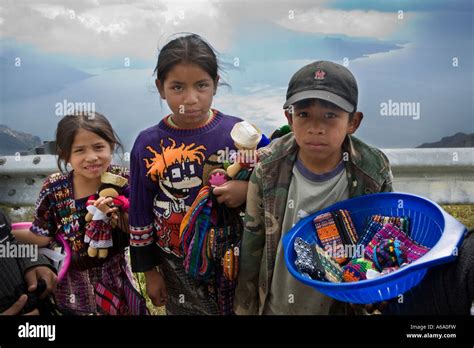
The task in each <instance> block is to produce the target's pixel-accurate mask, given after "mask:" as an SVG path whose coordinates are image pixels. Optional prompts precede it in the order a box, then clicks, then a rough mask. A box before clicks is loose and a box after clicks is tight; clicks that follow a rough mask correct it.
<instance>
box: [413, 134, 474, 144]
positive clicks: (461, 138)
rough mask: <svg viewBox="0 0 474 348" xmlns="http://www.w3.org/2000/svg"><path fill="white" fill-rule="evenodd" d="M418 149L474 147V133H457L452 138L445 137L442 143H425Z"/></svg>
mask: <svg viewBox="0 0 474 348" xmlns="http://www.w3.org/2000/svg"><path fill="white" fill-rule="evenodd" d="M417 147H418V148H429V147H474V133H471V134H465V133H456V134H454V135H452V136H450V137H444V138H442V139H441V140H440V141H436V142H434V143H424V144H421V145H420V146H417Z"/></svg>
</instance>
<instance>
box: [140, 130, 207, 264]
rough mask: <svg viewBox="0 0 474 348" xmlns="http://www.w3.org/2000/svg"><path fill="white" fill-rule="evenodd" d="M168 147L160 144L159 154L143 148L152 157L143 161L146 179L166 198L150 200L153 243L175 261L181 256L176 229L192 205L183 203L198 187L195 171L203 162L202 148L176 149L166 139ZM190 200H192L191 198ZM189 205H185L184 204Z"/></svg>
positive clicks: (199, 180) (196, 172)
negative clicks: (153, 213)
mask: <svg viewBox="0 0 474 348" xmlns="http://www.w3.org/2000/svg"><path fill="white" fill-rule="evenodd" d="M168 140H169V141H170V142H171V145H169V146H164V143H163V140H161V142H160V148H161V152H158V151H156V150H155V149H154V148H153V147H151V146H147V147H146V149H147V150H148V151H150V152H151V153H152V154H153V155H154V157H152V158H145V159H144V161H145V164H146V168H147V170H148V171H147V176H149V177H150V179H151V180H152V181H154V182H157V183H158V186H159V188H160V190H161V192H162V193H163V194H164V195H165V196H166V199H164V200H163V197H159V196H158V195H157V196H156V197H155V199H154V204H153V205H154V210H155V216H156V220H155V227H156V235H157V243H158V245H159V246H160V248H161V249H162V250H163V251H165V252H167V253H172V254H174V255H176V256H178V257H181V256H182V253H181V251H180V247H179V228H180V225H181V220H182V219H183V217H184V215H185V214H186V212H187V210H188V209H189V206H190V205H191V203H192V202H187V199H188V198H189V197H190V194H191V192H192V190H193V189H195V188H199V187H200V186H201V184H202V180H201V178H200V177H199V176H198V167H199V166H200V165H202V163H203V162H204V160H205V155H204V152H203V151H205V150H206V147H205V146H203V145H198V146H197V145H196V144H195V143H192V144H190V145H186V144H184V143H182V144H181V145H179V146H177V145H176V141H174V140H173V139H171V138H168ZM192 198H194V197H192ZM187 203H189V204H187Z"/></svg>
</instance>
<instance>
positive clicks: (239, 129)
mask: <svg viewBox="0 0 474 348" xmlns="http://www.w3.org/2000/svg"><path fill="white" fill-rule="evenodd" d="M230 136H231V138H232V140H234V144H235V147H237V149H238V152H237V155H236V158H235V160H234V163H233V164H231V165H230V166H229V167H227V175H228V176H229V177H230V178H232V179H234V178H235V176H236V175H237V173H239V172H240V171H241V170H242V169H246V170H247V171H251V169H252V167H253V166H254V165H255V163H256V162H257V158H256V155H257V151H256V149H257V145H258V143H259V142H260V140H261V139H262V132H261V131H260V130H259V129H258V128H257V127H255V126H254V125H252V124H250V123H248V122H247V121H242V122H238V123H236V124H235V125H234V127H233V128H232V130H231V132H230Z"/></svg>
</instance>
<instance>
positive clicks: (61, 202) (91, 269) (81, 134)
mask: <svg viewBox="0 0 474 348" xmlns="http://www.w3.org/2000/svg"><path fill="white" fill-rule="evenodd" d="M117 146H121V145H120V142H119V140H118V138H117V136H116V134H115V132H114V131H113V129H112V126H111V125H110V123H109V121H108V120H107V119H106V118H105V117H104V116H103V115H101V114H99V113H94V114H90V115H69V116H65V117H64V118H63V119H61V121H60V122H59V124H58V128H57V131H56V149H57V154H58V167H59V169H60V170H61V173H56V174H52V175H50V176H49V177H48V178H47V179H46V181H45V182H44V184H43V187H42V188H41V192H40V194H39V198H38V200H37V202H36V208H35V209H36V211H35V218H34V221H33V224H32V227H31V229H30V231H22V233H20V235H18V234H17V238H18V239H19V240H20V241H21V242H27V243H36V244H38V245H39V246H47V245H48V244H49V243H50V242H51V240H52V239H54V237H55V236H56V235H57V234H61V235H62V236H63V237H64V239H65V240H66V241H67V242H68V243H69V246H70V248H71V250H72V260H71V264H70V266H69V268H68V270H67V273H66V276H65V277H64V278H63V279H62V281H61V282H59V283H58V286H57V291H56V292H55V297H56V302H57V304H58V307H59V308H60V309H62V310H63V311H65V312H66V313H72V314H78V315H81V314H99V313H100V314H115V312H112V311H111V310H110V306H109V304H107V303H106V301H105V300H104V301H102V300H100V301H97V296H101V295H103V292H104V291H101V290H104V289H108V290H110V291H111V292H113V293H115V294H117V296H118V297H123V288H122V280H123V279H124V276H126V274H125V273H126V268H125V267H124V264H125V260H124V252H123V250H124V247H126V246H127V244H128V239H129V238H128V234H125V233H124V232H127V233H128V217H127V214H126V213H125V212H124V211H123V210H119V208H118V207H113V208H111V207H110V205H111V203H112V202H113V200H112V198H111V197H108V198H106V197H100V198H97V199H96V200H95V199H92V200H90V197H91V196H93V195H96V194H97V191H98V188H99V187H100V186H101V185H103V184H104V182H103V181H104V178H105V177H107V178H109V179H110V178H115V179H116V181H117V182H119V183H121V185H122V189H123V192H124V195H125V196H128V188H127V187H126V186H127V185H126V183H127V173H126V171H125V170H124V169H123V168H118V167H111V165H110V163H111V160H112V153H113V152H114V150H115V149H116V147H117ZM67 164H69V165H70V166H71V167H72V171H70V172H67V169H66V167H67V166H66V165H67ZM63 167H64V169H63ZM105 172H113V173H114V174H115V176H114V175H110V174H106V175H105V176H103V174H104V173H105ZM117 175H118V176H117ZM109 183H110V182H109ZM96 197H97V196H96ZM86 205H94V206H95V207H96V208H97V209H99V210H100V211H101V212H102V213H103V214H109V216H111V217H112V219H111V220H115V221H117V227H115V228H114V229H113V230H112V242H113V243H112V244H113V245H112V247H110V243H107V247H108V249H107V251H108V255H107V257H105V258H103V257H99V256H98V255H96V256H95V257H90V256H89V254H88V247H90V246H91V245H93V244H92V241H88V243H86V242H85V239H86V241H87V238H85V237H86V233H85V231H86V219H85V217H86V214H87V212H88V211H87V208H86ZM107 223H112V222H111V221H109V222H107ZM112 225H113V226H115V224H112ZM96 242H97V243H98V244H99V246H101V245H104V243H102V244H101V241H96ZM99 250H100V249H99ZM124 274H125V275H124ZM99 298H100V297H99ZM96 302H99V303H103V304H104V306H102V307H101V306H98V305H97V304H96ZM122 308H123V307H122ZM118 312H120V310H119V311H118ZM121 314H125V313H123V312H121Z"/></svg>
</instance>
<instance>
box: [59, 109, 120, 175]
mask: <svg viewBox="0 0 474 348" xmlns="http://www.w3.org/2000/svg"><path fill="white" fill-rule="evenodd" d="M79 129H84V130H87V131H89V132H92V133H95V134H97V135H98V136H99V137H101V138H102V139H104V140H105V141H107V142H108V143H109V144H110V148H111V149H112V152H114V151H115V150H116V149H117V148H121V149H122V151H123V146H122V144H121V142H120V139H119V137H118V136H117V134H116V133H115V131H114V130H113V128H112V125H111V124H110V122H109V121H108V120H107V118H106V117H105V116H104V115H102V114H99V113H98V112H92V113H87V114H85V113H78V114H72V115H67V116H64V117H63V118H62V119H61V121H59V123H58V128H57V129H56V154H57V155H58V159H57V164H58V168H59V170H60V171H61V172H67V163H68V161H69V159H70V158H71V148H72V143H73V142H74V138H75V137H76V134H77V132H78V130H79ZM63 167H64V168H63Z"/></svg>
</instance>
